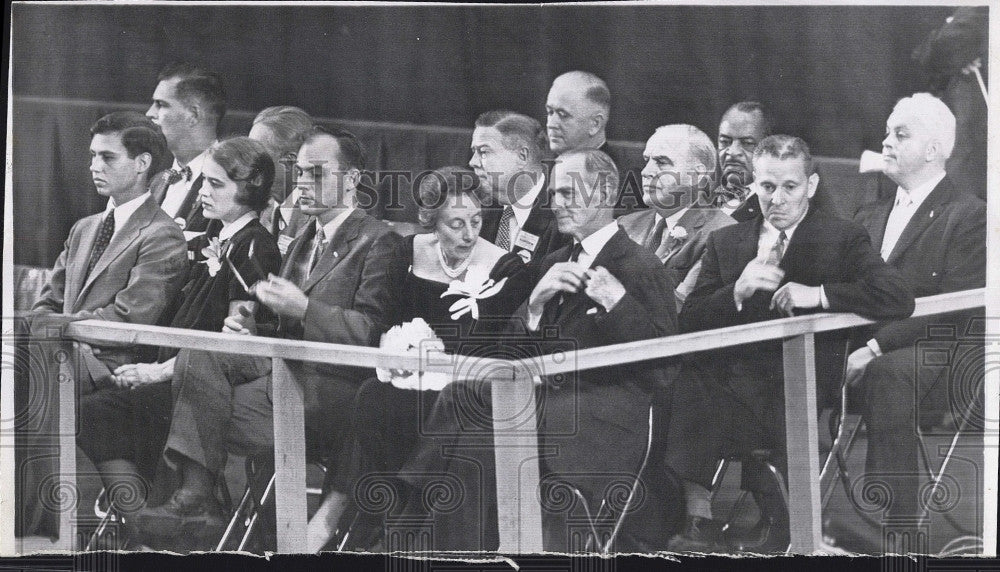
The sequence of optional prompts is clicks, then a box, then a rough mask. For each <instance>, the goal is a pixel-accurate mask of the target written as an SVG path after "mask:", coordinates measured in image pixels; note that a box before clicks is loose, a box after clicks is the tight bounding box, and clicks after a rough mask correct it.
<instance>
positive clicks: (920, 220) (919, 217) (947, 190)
mask: <svg viewBox="0 0 1000 572" xmlns="http://www.w3.org/2000/svg"><path fill="white" fill-rule="evenodd" d="M951 194H952V186H951V181H949V180H948V178H947V177H945V178H944V179H942V180H941V182H940V183H938V184H937V186H936V187H934V190H933V191H931V194H929V195H927V198H926V199H925V200H924V202H923V203H921V204H920V207H919V208H918V209H917V210H916V212H914V213H913V217H912V218H910V222H909V223H907V224H906V228H904V229H903V233H902V234H901V235H899V240H897V241H896V245H895V246H894V247H893V248H892V252H890V253H889V258H888V260H886V262H888V263H889V264H893V263H894V262H895V261H896V260H897V259H899V257H900V256H901V255H902V253H903V252H905V251H906V249H907V248H909V246H910V244H912V243H913V241H914V240H916V239H917V237H918V236H920V235H921V234H923V232H924V231H925V230H927V227H929V226H930V225H931V224H932V223H933V222H934V219H935V218H936V217H938V216H940V215H941V210H942V205H944V204H946V203H947V202H948V200H949V199H950V198H951ZM886 220H888V215H886ZM884 227H885V225H883V228H884ZM880 242H881V241H880ZM879 246H880V247H881V244H880V245H879Z"/></svg>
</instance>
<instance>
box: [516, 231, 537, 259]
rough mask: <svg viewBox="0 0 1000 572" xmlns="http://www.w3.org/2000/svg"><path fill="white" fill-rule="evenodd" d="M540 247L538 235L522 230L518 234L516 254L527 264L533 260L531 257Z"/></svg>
mask: <svg viewBox="0 0 1000 572" xmlns="http://www.w3.org/2000/svg"><path fill="white" fill-rule="evenodd" d="M537 246H538V235H537V234H531V233H530V232H528V231H526V230H524V229H521V232H519V233H517V240H515V241H514V252H516V253H517V254H518V255H519V256H520V257H521V258H522V259H524V261H525V262H528V261H529V260H531V255H532V254H534V253H535V247H537Z"/></svg>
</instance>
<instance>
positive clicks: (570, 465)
mask: <svg viewBox="0 0 1000 572" xmlns="http://www.w3.org/2000/svg"><path fill="white" fill-rule="evenodd" d="M569 255H570V247H569V246H567V247H564V248H561V249H559V250H557V251H556V252H553V253H552V254H550V255H549V256H547V257H546V258H545V260H543V261H542V264H541V266H540V268H539V272H540V274H539V276H544V274H545V273H546V272H548V270H549V269H550V268H551V267H552V265H554V264H556V263H557V262H565V261H566V260H568V259H569ZM597 266H604V267H605V268H607V269H608V271H610V272H611V274H613V275H614V276H615V277H616V278H618V280H620V281H621V282H622V284H624V286H625V289H626V292H627V293H626V295H625V297H624V298H622V300H621V301H620V302H619V303H618V304H617V305H616V306H615V307H614V308H612V309H611V311H610V312H605V311H604V309H603V308H601V307H600V306H599V305H598V304H597V303H596V302H594V301H593V300H591V299H590V297H588V296H587V295H586V294H585V293H584V292H583V291H581V292H578V293H576V294H573V295H569V296H566V298H565V301H564V302H563V304H562V308H560V304H559V298H558V297H554V298H553V299H552V300H550V301H549V303H548V304H546V305H545V310H544V312H543V314H542V320H541V322H540V326H539V331H540V332H544V331H545V330H546V329H547V328H548V329H549V330H550V331H551V330H552V328H551V327H552V326H554V327H555V330H556V332H557V333H558V341H560V342H568V343H570V344H571V345H572V346H573V348H574V349H585V348H590V347H597V346H605V345H610V344H617V343H623V342H630V341H635V340H642V339H648V338H655V337H661V336H668V335H671V334H674V333H676V329H677V328H676V324H677V322H676V311H675V306H674V302H673V295H672V293H673V290H674V283H673V280H672V278H671V275H670V273H669V272H667V271H666V268H664V266H663V264H662V263H660V261H659V259H657V258H656V256H655V255H654V254H653V253H651V252H649V251H648V250H646V249H644V248H643V247H641V246H639V245H637V244H636V243H634V242H632V241H631V240H630V239H629V238H628V235H626V234H625V232H624V231H621V230H619V231H618V232H617V233H616V234H615V235H614V236H613V237H612V238H611V240H609V241H608V243H607V244H606V245H605V247H604V249H603V250H601V252H600V253H598V255H597V257H596V258H595V260H594V263H593V264H592V267H597ZM594 308H596V311H595V310H594ZM525 314H526V309H525V307H522V310H521V314H520V315H522V316H523V315H525ZM545 343H549V344H551V340H549V341H548V342H543V343H542V344H540V346H542V347H541V348H540V349H542V350H543V351H544V350H545V347H546V346H545ZM672 373H673V371H672V368H671V367H669V366H668V365H666V364H661V363H659V362H652V363H650V362H643V363H637V364H626V365H611V366H608V367H603V368H599V369H588V370H583V371H580V372H579V373H578V374H577V375H575V376H573V375H572V374H567V376H565V377H564V378H563V379H562V380H557V379H546V380H545V386H544V390H543V393H544V395H543V397H542V398H541V399H542V404H541V407H543V408H544V409H543V412H542V414H541V416H540V419H541V422H540V428H539V434H540V435H541V436H542V445H543V447H544V446H545V445H554V446H556V447H557V448H558V453H557V454H556V455H554V456H552V457H550V458H548V459H547V460H546V463H547V466H548V467H549V468H551V469H553V470H555V471H557V472H558V473H561V474H563V475H567V476H572V475H585V474H588V473H590V474H593V473H594V472H595V471H596V472H598V473H614V474H621V473H623V472H630V471H636V470H637V469H638V467H639V463H640V462H641V460H642V454H643V451H644V449H645V446H646V438H647V418H648V413H649V405H650V401H651V394H652V392H653V390H655V389H657V388H658V387H660V386H662V385H663V384H665V383H670V381H671V380H672V379H671V377H670V375H671V374H672ZM633 474H634V473H633ZM597 492H600V491H597Z"/></svg>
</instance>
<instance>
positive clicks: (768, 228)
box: [760, 207, 809, 241]
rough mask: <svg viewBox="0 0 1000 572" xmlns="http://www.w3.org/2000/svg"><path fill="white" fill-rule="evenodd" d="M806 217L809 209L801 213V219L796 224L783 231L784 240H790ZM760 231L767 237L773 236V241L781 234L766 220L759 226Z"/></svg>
mask: <svg viewBox="0 0 1000 572" xmlns="http://www.w3.org/2000/svg"><path fill="white" fill-rule="evenodd" d="M807 216H809V207H806V212H805V213H803V215H802V218H800V219H799V220H798V222H796V223H795V224H793V225H792V226H790V227H788V228H786V229H785V239H786V240H788V241H790V240H792V235H793V234H795V229H797V228H799V225H800V224H802V221H804V220H805V219H806V217H807ZM760 231H761V232H762V233H764V234H766V235H768V236H774V237H775V239H777V237H778V235H779V234H781V231H780V230H778V229H777V228H775V226H774V225H773V224H771V222H770V221H768V220H767V219H766V218H765V219H764V224H762V225H760Z"/></svg>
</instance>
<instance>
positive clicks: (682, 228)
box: [618, 125, 736, 311]
mask: <svg viewBox="0 0 1000 572" xmlns="http://www.w3.org/2000/svg"><path fill="white" fill-rule="evenodd" d="M643 155H644V158H645V160H646V166H645V167H644V168H643V170H642V185H643V195H642V200H643V202H645V203H646V205H647V206H649V207H650V208H648V209H645V210H641V211H638V212H634V213H631V214H627V215H625V216H622V217H620V218H619V219H618V226H620V227H622V230H624V231H625V232H626V233H628V236H629V238H631V239H632V240H634V241H635V242H637V243H639V244H641V245H643V246H645V247H646V248H648V249H649V250H651V251H653V252H655V253H656V256H657V258H659V259H660V260H661V261H662V262H663V264H664V265H666V267H667V269H668V270H670V271H671V272H672V273H673V274H674V282H676V283H677V289H676V290H675V291H674V296H675V297H676V299H677V310H678V311H680V309H681V306H682V305H683V304H684V300H685V299H686V298H687V296H688V294H690V293H691V290H693V289H694V285H695V283H696V282H697V281H698V273H699V272H700V269H701V255H702V253H704V252H705V241H706V240H708V235H709V233H711V232H712V231H713V230H715V229H717V228H722V227H724V226H728V225H731V224H736V221H735V220H733V219H732V218H731V217H730V216H729V215H727V214H726V213H724V212H723V211H722V209H720V208H719V207H716V206H714V205H712V204H709V202H708V200H707V197H706V196H705V192H706V191H707V190H708V189H707V188H705V187H706V185H707V184H710V183H711V181H712V178H713V175H714V173H715V145H713V144H712V140H711V139H709V138H708V135H705V134H704V133H702V131H701V130H700V129H698V128H697V127H694V126H693V125H664V126H663V127H659V128H657V130H656V132H654V133H653V136H652V137H650V138H649V141H647V142H646V150H645V152H644V153H643Z"/></svg>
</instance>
